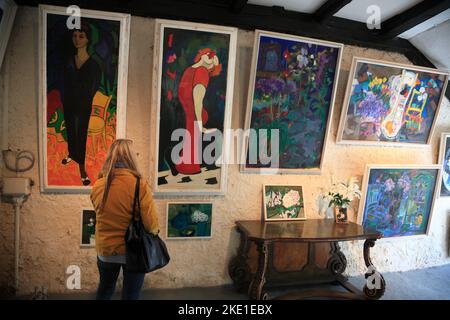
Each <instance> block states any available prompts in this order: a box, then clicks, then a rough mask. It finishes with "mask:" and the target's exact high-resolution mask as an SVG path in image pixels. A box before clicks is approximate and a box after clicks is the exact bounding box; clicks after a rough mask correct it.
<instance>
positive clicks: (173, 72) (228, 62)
mask: <svg viewBox="0 0 450 320" xmlns="http://www.w3.org/2000/svg"><path fill="white" fill-rule="evenodd" d="M156 25H157V30H158V31H159V34H158V35H157V36H156V42H155V43H156V45H155V47H156V48H159V51H158V54H159V60H158V59H155V61H158V65H157V66H156V69H157V70H158V72H157V74H155V78H156V81H158V85H156V86H155V87H159V88H160V89H159V92H155V96H156V97H158V98H157V99H158V101H157V102H156V103H157V105H158V108H159V123H158V126H157V130H158V132H157V137H158V142H157V144H156V146H157V155H158V157H157V163H156V168H157V181H155V192H156V193H158V192H160V193H171V192H172V193H176V194H180V193H183V194H189V193H190V194H196V193H223V187H224V184H223V181H222V180H223V179H222V176H223V174H224V172H223V171H224V168H223V166H222V165H221V164H219V163H218V162H217V161H216V160H218V159H219V157H220V156H221V154H222V146H223V143H222V141H221V140H220V139H218V138H217V136H216V135H217V134H218V135H220V134H223V132H224V130H226V129H227V127H228V126H229V121H230V112H231V110H230V109H231V105H230V103H231V100H232V98H233V96H232V85H233V77H232V76H233V75H234V60H235V57H234V55H235V46H236V30H235V29H234V28H224V27H218V26H217V27H216V26H209V25H208V26H205V25H201V24H194V23H184V22H176V21H164V20H158V21H157V24H156ZM177 132H180V133H177ZM214 144H215V146H216V147H213V145H214ZM211 148H213V149H214V152H212V153H210V154H211V157H210V159H208V158H207V157H208V156H205V150H209V149H211Z"/></svg>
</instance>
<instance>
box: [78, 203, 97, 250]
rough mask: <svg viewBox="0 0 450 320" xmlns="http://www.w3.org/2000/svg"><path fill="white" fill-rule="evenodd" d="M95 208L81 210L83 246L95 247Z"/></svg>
mask: <svg viewBox="0 0 450 320" xmlns="http://www.w3.org/2000/svg"><path fill="white" fill-rule="evenodd" d="M95 217H96V215H95V210H88V209H85V210H83V211H82V212H81V246H82V247H95V223H96V219H95Z"/></svg>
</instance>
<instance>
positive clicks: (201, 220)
mask: <svg viewBox="0 0 450 320" xmlns="http://www.w3.org/2000/svg"><path fill="white" fill-rule="evenodd" d="M211 226H212V203H206V202H201V203H179V202H169V203H168V204H167V238H168V239H170V238H209V237H211Z"/></svg>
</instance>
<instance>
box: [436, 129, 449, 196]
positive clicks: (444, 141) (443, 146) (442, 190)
mask: <svg viewBox="0 0 450 320" xmlns="http://www.w3.org/2000/svg"><path fill="white" fill-rule="evenodd" d="M449 153H450V132H443V133H442V134H441V142H440V146H439V161H438V163H439V164H440V165H441V166H442V177H441V180H440V185H439V197H444V198H446V197H450V185H449V187H448V188H447V187H446V185H445V183H444V179H446V180H448V179H450V174H449V173H447V171H446V169H445V165H447V166H450V163H446V162H445V158H446V157H447V156H448V154H449Z"/></svg>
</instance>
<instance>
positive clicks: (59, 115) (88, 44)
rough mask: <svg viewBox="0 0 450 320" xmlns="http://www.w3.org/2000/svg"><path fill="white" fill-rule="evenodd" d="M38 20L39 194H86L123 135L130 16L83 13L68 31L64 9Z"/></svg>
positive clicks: (46, 10) (45, 10)
mask: <svg viewBox="0 0 450 320" xmlns="http://www.w3.org/2000/svg"><path fill="white" fill-rule="evenodd" d="M41 15H42V18H41V19H42V21H41V32H42V35H43V39H45V40H46V41H45V43H43V44H42V46H41V47H42V51H43V53H42V59H43V61H41V63H42V65H43V66H45V69H43V70H42V72H43V74H42V75H41V79H42V82H43V83H42V85H41V87H42V91H43V95H44V97H43V98H42V100H41V104H42V105H41V109H42V111H41V113H42V114H41V117H42V121H41V124H42V127H43V129H42V131H43V132H42V133H41V134H42V145H43V148H44V150H42V151H41V152H42V153H44V154H43V155H42V156H43V157H42V159H43V161H44V162H45V166H44V172H43V173H42V175H43V177H42V178H43V180H44V182H45V183H43V188H44V190H43V191H56V192H58V191H67V190H80V191H81V190H85V189H89V187H90V186H92V185H93V184H94V182H95V180H96V178H97V176H98V173H99V172H100V169H101V167H102V165H103V163H104V161H105V159H106V154H107V151H108V149H109V147H110V146H111V144H112V142H113V141H114V140H115V139H116V137H118V136H123V135H124V130H125V123H124V121H123V120H122V118H123V115H124V112H125V101H124V99H125V98H126V69H127V68H126V66H127V51H124V50H125V49H124V47H126V48H127V47H128V34H127V33H126V32H125V31H126V30H128V27H126V26H125V24H128V23H129V16H127V15H119V14H115V13H111V14H109V13H102V12H97V11H95V12H93V11H87V10H83V18H82V19H81V21H80V25H79V26H78V27H79V28H78V27H75V28H74V29H69V28H68V27H67V23H66V22H67V15H66V14H65V8H61V9H59V7H46V6H42V7H41ZM127 50H128V49H127ZM119 65H121V68H120V69H119Z"/></svg>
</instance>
